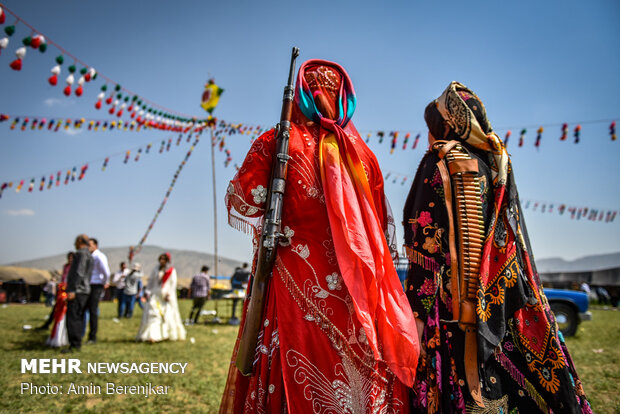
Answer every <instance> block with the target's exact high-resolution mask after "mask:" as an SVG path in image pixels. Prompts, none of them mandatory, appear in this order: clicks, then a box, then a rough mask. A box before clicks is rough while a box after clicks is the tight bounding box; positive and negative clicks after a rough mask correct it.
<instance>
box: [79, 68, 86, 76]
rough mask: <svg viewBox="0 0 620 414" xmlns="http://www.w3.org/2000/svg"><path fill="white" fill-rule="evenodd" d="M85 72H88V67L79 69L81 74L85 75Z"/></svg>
mask: <svg viewBox="0 0 620 414" xmlns="http://www.w3.org/2000/svg"><path fill="white" fill-rule="evenodd" d="M87 72H88V69H86V68H82V69H80V73H81V74H82V75H86V73H87Z"/></svg>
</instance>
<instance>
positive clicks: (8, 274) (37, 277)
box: [0, 266, 55, 285]
mask: <svg viewBox="0 0 620 414" xmlns="http://www.w3.org/2000/svg"><path fill="white" fill-rule="evenodd" d="M54 273H55V272H54ZM52 275H53V273H52V272H51V271H49V270H42V269H34V268H32V267H17V266H0V281H2V282H8V281H11V280H19V279H23V280H24V282H26V283H27V284H28V285H42V284H44V283H46V282H47V281H48V280H50V279H51V278H52Z"/></svg>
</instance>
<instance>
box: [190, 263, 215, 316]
mask: <svg viewBox="0 0 620 414" xmlns="http://www.w3.org/2000/svg"><path fill="white" fill-rule="evenodd" d="M208 271H209V267H208V266H202V269H200V273H198V274H197V275H195V276H194V277H193V278H192V284H191V286H190V292H191V295H192V299H194V304H193V305H192V310H191V311H190V312H189V320H188V323H192V324H195V323H198V318H199V317H200V311H201V310H202V307H203V306H204V304H205V302H206V301H207V298H208V297H209V292H210V291H211V278H210V277H209V274H208V273H207V272H208ZM192 315H194V316H193V321H192Z"/></svg>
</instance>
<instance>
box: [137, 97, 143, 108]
mask: <svg viewBox="0 0 620 414" xmlns="http://www.w3.org/2000/svg"><path fill="white" fill-rule="evenodd" d="M138 106H142V99H138ZM142 109H144V108H142Z"/></svg>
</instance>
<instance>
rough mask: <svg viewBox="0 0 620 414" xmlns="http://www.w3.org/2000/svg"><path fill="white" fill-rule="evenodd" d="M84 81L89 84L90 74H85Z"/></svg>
mask: <svg viewBox="0 0 620 414" xmlns="http://www.w3.org/2000/svg"><path fill="white" fill-rule="evenodd" d="M84 80H85V81H86V82H90V72H87V73H86V75H84Z"/></svg>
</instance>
